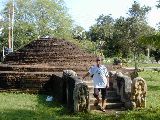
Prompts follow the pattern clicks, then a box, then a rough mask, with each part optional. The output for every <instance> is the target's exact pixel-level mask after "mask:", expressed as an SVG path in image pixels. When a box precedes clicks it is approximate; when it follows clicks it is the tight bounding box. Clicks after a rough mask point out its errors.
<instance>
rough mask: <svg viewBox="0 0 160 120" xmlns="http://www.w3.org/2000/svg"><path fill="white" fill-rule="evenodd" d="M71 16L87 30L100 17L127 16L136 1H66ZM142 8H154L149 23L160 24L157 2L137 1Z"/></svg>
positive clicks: (148, 16)
mask: <svg viewBox="0 0 160 120" xmlns="http://www.w3.org/2000/svg"><path fill="white" fill-rule="evenodd" d="M64 1H65V3H66V5H67V7H68V9H69V14H70V15H71V16H72V19H73V20H74V21H75V24H77V25H80V26H82V27H84V28H85V29H86V30H88V29H89V27H90V26H91V25H93V24H94V23H95V19H96V18H98V16H99V15H101V14H104V15H108V14H112V17H113V18H118V17H120V16H124V17H126V16H127V14H126V13H127V12H128V9H129V8H130V7H131V5H132V4H133V2H134V0H64ZM136 1H137V2H138V3H140V5H141V6H143V5H146V6H150V7H152V10H151V11H150V13H149V14H148V15H147V21H148V23H149V25H151V26H152V27H156V24H157V23H158V22H160V9H157V8H156V5H157V0H136Z"/></svg>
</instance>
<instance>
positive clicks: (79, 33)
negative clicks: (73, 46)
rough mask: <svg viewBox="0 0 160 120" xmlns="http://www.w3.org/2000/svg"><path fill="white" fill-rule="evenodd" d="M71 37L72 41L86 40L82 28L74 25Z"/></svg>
mask: <svg viewBox="0 0 160 120" xmlns="http://www.w3.org/2000/svg"><path fill="white" fill-rule="evenodd" d="M72 36H73V38H74V39H78V40H84V39H86V32H85V30H84V28H83V27H81V26H78V25H76V26H75V27H74V28H73V30H72Z"/></svg>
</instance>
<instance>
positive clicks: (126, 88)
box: [110, 72, 147, 109]
mask: <svg viewBox="0 0 160 120" xmlns="http://www.w3.org/2000/svg"><path fill="white" fill-rule="evenodd" d="M110 76H111V77H112V79H111V81H112V84H113V88H114V89H116V91H117V94H118V95H119V96H120V99H121V101H122V102H123V103H124V106H125V108H126V109H134V108H145V107H146V93H147V84H146V81H145V80H144V79H143V78H141V77H136V78H134V79H133V80H132V79H131V78H130V77H128V76H126V75H123V74H122V73H121V72H118V73H117V72H110Z"/></svg>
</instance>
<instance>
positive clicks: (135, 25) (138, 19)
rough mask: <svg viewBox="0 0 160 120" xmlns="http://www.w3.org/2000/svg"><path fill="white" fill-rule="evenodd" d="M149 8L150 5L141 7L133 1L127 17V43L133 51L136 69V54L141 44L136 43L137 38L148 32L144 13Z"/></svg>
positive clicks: (145, 13)
mask: <svg viewBox="0 0 160 120" xmlns="http://www.w3.org/2000/svg"><path fill="white" fill-rule="evenodd" d="M150 10H151V8H150V7H148V6H147V7H146V6H143V7H141V6H140V4H139V3H137V2H135V1H134V4H133V5H132V7H131V8H130V9H129V13H128V14H129V18H128V19H127V21H128V26H129V36H128V38H129V45H131V50H132V52H133V53H134V60H135V69H137V55H138V53H139V51H141V50H140V49H141V46H140V44H139V43H138V41H139V38H140V37H141V36H143V35H146V34H148V32H147V29H146V28H148V26H147V22H146V15H147V13H148V12H149V11H150Z"/></svg>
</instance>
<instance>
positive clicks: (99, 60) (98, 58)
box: [96, 57, 102, 66]
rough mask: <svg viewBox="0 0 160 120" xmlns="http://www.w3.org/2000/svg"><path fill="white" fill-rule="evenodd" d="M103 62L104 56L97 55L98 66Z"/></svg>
mask: <svg viewBox="0 0 160 120" xmlns="http://www.w3.org/2000/svg"><path fill="white" fill-rule="evenodd" d="M101 62H102V58H100V57H97V58H96V64H97V66H99V65H100V64H101Z"/></svg>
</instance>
